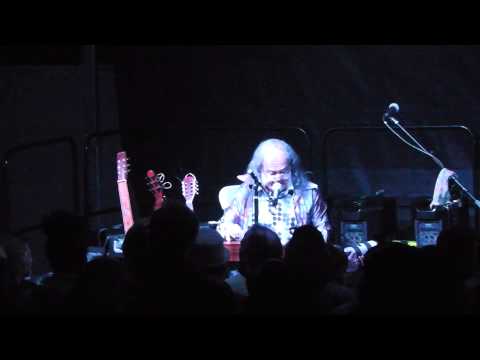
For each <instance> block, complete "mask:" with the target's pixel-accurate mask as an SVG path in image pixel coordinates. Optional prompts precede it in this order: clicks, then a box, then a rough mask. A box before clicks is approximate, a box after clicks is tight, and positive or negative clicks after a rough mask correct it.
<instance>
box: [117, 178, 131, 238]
mask: <svg viewBox="0 0 480 360" xmlns="http://www.w3.org/2000/svg"><path fill="white" fill-rule="evenodd" d="M117 184H118V195H119V197H120V207H121V209H122V220H123V230H124V231H125V234H126V233H127V231H128V230H129V229H130V228H131V227H132V225H133V213H132V206H131V204H130V193H129V192H128V184H127V181H126V180H119V181H117Z"/></svg>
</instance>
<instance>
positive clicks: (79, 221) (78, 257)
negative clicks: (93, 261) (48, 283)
mask: <svg viewBox="0 0 480 360" xmlns="http://www.w3.org/2000/svg"><path fill="white" fill-rule="evenodd" d="M87 229H88V227H87V222H86V221H85V219H84V218H83V217H82V216H77V215H74V214H73V213H71V212H68V211H63V210H58V211H54V212H52V213H51V214H49V215H47V216H45V217H44V219H43V231H44V232H45V235H46V236H47V242H46V254H47V258H48V260H49V262H50V266H51V267H52V270H53V271H54V272H55V273H78V272H80V271H82V270H83V267H84V266H85V263H86V253H87V239H86V237H87Z"/></svg>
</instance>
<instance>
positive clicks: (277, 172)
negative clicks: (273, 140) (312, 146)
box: [260, 149, 291, 190]
mask: <svg viewBox="0 0 480 360" xmlns="http://www.w3.org/2000/svg"><path fill="white" fill-rule="evenodd" d="M260 177H261V178H260V181H261V182H262V185H263V186H264V187H265V188H266V189H267V190H272V185H273V184H274V183H275V182H278V183H280V184H281V185H282V188H281V190H284V189H286V188H287V187H288V185H289V183H290V177H291V169H290V166H289V164H288V155H287V154H286V153H285V152H283V151H281V150H278V149H272V150H271V151H268V152H267V155H266V156H265V158H264V159H263V165H262V172H261V174H260Z"/></svg>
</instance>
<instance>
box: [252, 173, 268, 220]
mask: <svg viewBox="0 0 480 360" xmlns="http://www.w3.org/2000/svg"><path fill="white" fill-rule="evenodd" d="M248 174H249V175H250V177H251V178H252V179H253V181H254V183H255V184H254V185H250V188H252V187H253V216H254V220H253V223H254V224H255V225H256V224H258V188H259V187H261V188H262V189H263V191H265V188H264V187H263V185H262V184H261V183H260V181H259V180H258V178H257V176H256V175H255V173H254V172H253V171H249V172H248Z"/></svg>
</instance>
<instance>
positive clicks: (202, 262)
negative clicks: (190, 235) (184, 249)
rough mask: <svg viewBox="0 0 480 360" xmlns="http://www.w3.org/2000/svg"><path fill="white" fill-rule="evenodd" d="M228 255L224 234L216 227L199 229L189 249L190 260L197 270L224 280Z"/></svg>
mask: <svg viewBox="0 0 480 360" xmlns="http://www.w3.org/2000/svg"><path fill="white" fill-rule="evenodd" d="M228 256H229V254H228V250H227V249H225V247H224V246H223V238H222V236H221V235H220V234H219V233H218V232H217V231H216V230H214V229H210V228H205V229H200V230H199V232H198V236H197V238H196V240H195V243H194V244H193V246H192V247H191V248H190V250H189V251H188V262H189V264H190V265H192V266H193V268H194V269H195V270H196V271H198V272H200V273H202V274H205V275H209V276H211V277H214V278H216V279H218V280H221V281H223V280H225V278H226V275H227V267H228Z"/></svg>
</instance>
